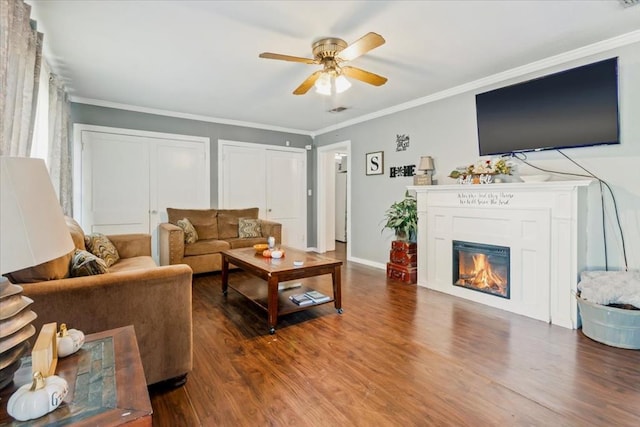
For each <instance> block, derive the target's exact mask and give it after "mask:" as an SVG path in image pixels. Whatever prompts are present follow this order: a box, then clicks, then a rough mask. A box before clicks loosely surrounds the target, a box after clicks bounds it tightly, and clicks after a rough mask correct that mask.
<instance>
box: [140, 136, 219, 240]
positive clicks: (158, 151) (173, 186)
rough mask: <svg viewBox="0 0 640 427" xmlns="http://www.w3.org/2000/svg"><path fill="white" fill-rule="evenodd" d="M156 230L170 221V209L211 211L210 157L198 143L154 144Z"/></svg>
mask: <svg viewBox="0 0 640 427" xmlns="http://www.w3.org/2000/svg"><path fill="white" fill-rule="evenodd" d="M152 153H153V154H152V159H153V161H152V162H151V174H150V176H151V204H150V208H151V214H152V215H151V223H152V229H154V228H155V226H157V225H158V224H160V223H161V222H166V221H168V217H167V208H184V209H207V208H209V207H210V206H209V194H208V193H209V188H210V186H209V185H208V183H209V173H208V170H209V158H208V156H206V155H205V153H204V152H203V150H202V144H201V143H197V142H185V141H171V140H160V141H157V142H156V143H154V144H153V145H152Z"/></svg>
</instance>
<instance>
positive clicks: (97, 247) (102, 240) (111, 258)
mask: <svg viewBox="0 0 640 427" xmlns="http://www.w3.org/2000/svg"><path fill="white" fill-rule="evenodd" d="M84 244H85V246H86V247H87V250H88V251H89V252H91V253H92V254H94V255H95V256H97V257H98V258H102V259H103V260H104V262H105V264H107V267H111V266H112V265H113V264H115V263H116V262H118V260H119V259H120V254H118V250H117V249H116V247H115V246H114V245H113V243H111V240H109V238H108V237H107V236H105V235H104V234H102V233H92V234H89V235H87V236H84Z"/></svg>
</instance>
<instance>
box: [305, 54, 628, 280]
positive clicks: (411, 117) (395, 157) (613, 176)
mask: <svg viewBox="0 0 640 427" xmlns="http://www.w3.org/2000/svg"><path fill="white" fill-rule="evenodd" d="M613 56H619V84H620V86H619V91H620V98H619V99H620V104H619V105H620V125H621V135H620V137H621V144H620V145H613V146H600V147H588V148H576V149H569V150H563V151H564V153H565V154H567V155H568V156H570V157H571V158H573V159H575V160H576V161H578V162H579V163H580V164H582V165H583V166H585V167H586V168H587V169H589V170H590V171H591V172H593V173H594V174H595V175H596V176H598V177H600V178H601V179H603V180H605V181H607V182H608V183H609V184H610V186H611V188H612V189H613V191H614V194H615V197H616V199H617V202H618V211H619V213H620V218H621V221H622V228H623V231H624V237H625V243H626V252H627V259H628V263H629V267H630V268H635V269H638V268H640V175H638V172H637V171H638V166H637V165H638V164H640V120H638V118H639V117H640V43H636V44H633V45H629V46H626V47H623V48H618V49H615V50H612V51H609V52H606V53H603V54H598V55H593V56H590V57H588V58H582V59H580V60H576V61H572V62H567V63H565V64H563V65H562V66H556V67H552V68H549V69H546V70H544V71H543V72H538V73H532V74H528V75H524V76H522V77H520V78H518V79H512V80H507V81H504V82H501V83H500V84H495V85H492V86H487V87H483V88H480V89H478V90H476V91H473V92H467V93H462V94H459V95H456V96H453V97H450V98H447V99H443V100H439V101H435V102H432V103H429V104H426V105H422V106H419V107H415V108H412V109H409V110H405V111H401V112H398V113H395V114H393V115H389V116H386V117H382V118H378V119H374V120H370V121H367V122H363V123H360V124H356V125H353V126H349V127H347V128H343V129H339V130H336V131H332V132H328V133H326V134H322V135H318V136H316V137H315V140H314V142H315V145H316V147H319V146H323V145H327V144H332V143H337V142H342V141H345V140H350V141H351V150H352V151H351V155H352V169H351V171H350V173H351V178H352V188H351V191H352V204H351V207H352V212H351V218H352V230H351V236H349V239H350V240H349V244H350V245H351V251H352V256H353V257H354V258H359V259H365V260H368V261H371V262H374V263H380V264H384V263H386V261H387V259H388V256H389V248H390V241H391V240H392V239H393V233H392V232H391V231H389V230H386V231H385V232H384V233H380V228H381V221H382V218H383V215H384V212H385V210H386V209H387V208H388V207H389V206H390V205H391V203H393V202H394V201H396V200H399V199H401V198H402V197H403V195H404V192H405V187H406V186H407V185H412V184H413V180H412V179H411V178H390V177H389V167H392V166H402V165H408V164H417V163H418V160H419V158H420V156H421V155H431V156H433V158H434V159H435V165H436V171H435V178H436V179H437V182H438V183H441V184H453V183H454V181H453V180H452V179H450V178H448V177H447V175H448V174H449V172H450V171H451V170H453V169H455V168H456V167H457V166H462V165H466V164H470V163H473V162H475V161H476V160H478V158H479V156H478V141H477V133H476V117H475V94H476V93H479V92H484V91H486V90H490V89H494V88H496V87H500V86H506V85H508V84H512V83H515V82H518V81H525V80H528V79H531V78H534V77H538V76H541V75H544V74H549V73H553V72H556V71H559V70H562V69H567V68H572V67H575V66H579V65H584V64H587V63H591V62H595V61H598V60H600V59H605V58H609V57H613ZM396 134H408V135H410V138H411V139H410V141H411V142H410V147H409V148H408V150H407V151H400V152H397V151H396V143H395V139H396ZM372 151H384V156H385V157H384V165H385V175H384V176H382V175H376V176H366V175H365V170H364V165H365V160H364V159H365V154H366V153H369V152H372ZM527 157H528V160H529V161H530V162H532V163H533V164H535V165H536V166H540V167H545V168H549V169H553V170H559V171H565V172H574V173H583V172H582V171H581V170H580V169H578V168H577V167H576V166H575V165H573V164H572V163H571V162H570V161H569V160H566V159H565V158H564V157H562V156H561V155H560V154H559V153H557V152H555V151H548V152H540V153H527ZM520 172H521V173H523V174H533V173H535V172H534V171H532V170H531V169H530V168H528V167H526V166H524V165H523V166H522V167H520ZM538 173H539V172H538ZM598 198H599V196H598V197H596V199H595V200H593V201H594V202H595V203H591V205H590V207H589V208H590V210H591V212H592V213H594V214H595V215H596V216H597V215H599V213H598V212H599V210H600V206H599V203H598ZM605 210H606V223H607V226H606V228H607V245H608V254H609V267H610V268H613V269H620V268H622V267H623V258H622V250H621V249H622V248H621V239H620V237H619V233H618V231H617V226H616V225H615V218H614V211H613V206H612V204H611V201H610V199H609V198H608V197H607V202H606V203H605ZM602 240H603V238H602V230H601V227H600V228H598V226H597V225H596V226H595V227H594V226H592V227H590V228H589V235H588V244H589V249H588V250H590V253H589V254H588V258H589V260H590V263H589V265H588V268H589V269H599V268H603V267H604V255H603V253H602V250H601V248H602Z"/></svg>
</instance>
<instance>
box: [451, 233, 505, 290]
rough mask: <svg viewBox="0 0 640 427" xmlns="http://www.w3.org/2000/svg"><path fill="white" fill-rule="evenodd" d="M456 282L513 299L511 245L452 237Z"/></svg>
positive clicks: (455, 284) (454, 283)
mask: <svg viewBox="0 0 640 427" xmlns="http://www.w3.org/2000/svg"><path fill="white" fill-rule="evenodd" d="M452 246H453V263H452V265H453V285H454V286H460V287H463V288H467V289H472V290H474V291H479V292H484V293H487V294H490V295H495V296H498V297H501V298H506V299H510V298H511V292H510V283H509V273H510V271H509V265H510V249H509V248H508V247H505V246H496V245H489V244H484V243H475V242H465V241H460V240H452Z"/></svg>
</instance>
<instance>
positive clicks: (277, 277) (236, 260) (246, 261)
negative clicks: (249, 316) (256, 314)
mask: <svg viewBox="0 0 640 427" xmlns="http://www.w3.org/2000/svg"><path fill="white" fill-rule="evenodd" d="M284 250H285V256H284V257H283V258H279V259H274V258H266V257H263V256H262V255H258V254H256V251H255V249H253V248H240V249H228V250H224V251H222V293H224V294H225V295H226V294H227V289H228V287H229V286H230V287H231V288H233V289H235V290H236V291H238V292H239V293H240V294H242V295H244V296H246V297H247V298H249V299H251V300H252V301H253V302H255V303H256V304H258V306H260V307H261V308H263V309H265V310H266V311H267V313H268V326H269V333H271V334H273V333H275V331H276V323H277V321H278V316H280V315H284V314H287V313H293V312H296V311H301V310H306V309H308V308H311V307H315V306H318V305H320V304H326V303H329V302H332V301H333V303H334V306H335V308H336V310H337V311H338V313H342V294H341V277H340V267H341V266H342V261H340V260H337V259H332V258H327V257H324V256H321V255H318V254H314V253H312V252H303V251H300V250H296V249H292V248H286V247H285V248H284ZM294 261H302V265H300V266H297V265H294ZM230 263H231V264H233V265H235V266H238V267H240V268H241V269H243V270H244V271H246V272H249V273H251V274H253V275H254V276H257V277H259V278H261V279H263V280H265V281H266V282H267V283H266V286H267V292H266V298H265V296H264V292H262V293H261V292H259V289H257V288H260V287H262V288H264V282H262V281H259V283H255V282H252V281H238V283H232V284H230V283H229V264H230ZM323 274H331V280H332V283H333V298H331V299H329V301H325V302H322V303H318V304H310V305H305V306H299V305H297V304H295V303H293V302H292V301H290V300H289V295H292V294H299V293H304V292H306V291H307V290H309V289H308V288H306V287H304V286H302V287H296V288H293V289H289V290H285V291H281V292H279V291H278V284H279V283H280V282H286V281H289V280H296V279H302V278H305V277H314V276H320V275H323Z"/></svg>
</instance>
